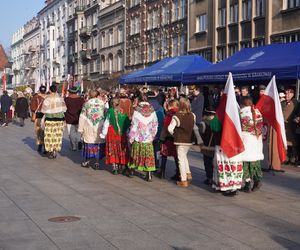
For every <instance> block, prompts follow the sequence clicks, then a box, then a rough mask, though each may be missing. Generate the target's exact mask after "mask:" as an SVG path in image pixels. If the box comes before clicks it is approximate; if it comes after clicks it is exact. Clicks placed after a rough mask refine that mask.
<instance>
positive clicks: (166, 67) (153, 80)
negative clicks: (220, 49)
mask: <svg viewBox="0 0 300 250" xmlns="http://www.w3.org/2000/svg"><path fill="white" fill-rule="evenodd" d="M210 65H211V63H210V62H208V61H206V60H205V59H203V58H202V57H201V56H198V55H187V56H177V57H174V58H171V57H170V58H165V59H162V60H161V61H159V62H158V63H155V64H153V65H151V66H149V67H148V68H145V69H143V70H138V71H135V72H133V73H130V74H128V75H123V76H121V77H120V81H119V82H120V84H145V83H147V84H149V85H160V86H166V85H170V84H171V85H180V84H181V83H182V74H183V73H184V72H195V71H196V70H197V71H202V70H204V69H206V68H207V67H209V66H210Z"/></svg>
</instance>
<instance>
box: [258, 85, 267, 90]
mask: <svg viewBox="0 0 300 250" xmlns="http://www.w3.org/2000/svg"><path fill="white" fill-rule="evenodd" d="M258 88H259V90H265V89H266V86H265V85H262V84H261V85H259V87H258Z"/></svg>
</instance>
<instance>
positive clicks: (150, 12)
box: [148, 10, 153, 30]
mask: <svg viewBox="0 0 300 250" xmlns="http://www.w3.org/2000/svg"><path fill="white" fill-rule="evenodd" d="M150 29H153V13H152V11H151V10H149V11H148V30H150Z"/></svg>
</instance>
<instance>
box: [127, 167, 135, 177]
mask: <svg viewBox="0 0 300 250" xmlns="http://www.w3.org/2000/svg"><path fill="white" fill-rule="evenodd" d="M127 176H128V177H129V178H133V177H134V170H133V169H132V168H128V171H127Z"/></svg>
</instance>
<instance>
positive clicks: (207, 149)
mask: <svg viewBox="0 0 300 250" xmlns="http://www.w3.org/2000/svg"><path fill="white" fill-rule="evenodd" d="M213 136H214V133H211V135H210V139H209V143H208V146H204V145H203V146H201V147H200V152H201V153H202V154H204V155H207V156H209V157H214V154H215V147H214V146H211V142H212V139H213Z"/></svg>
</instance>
